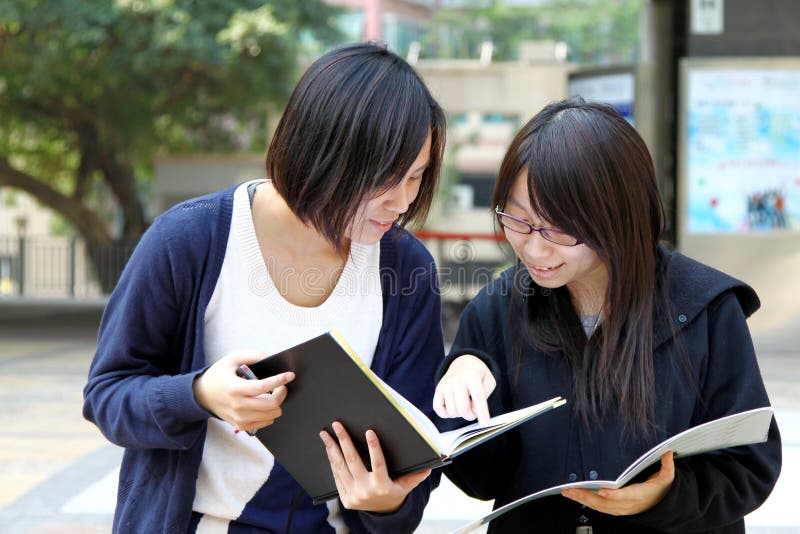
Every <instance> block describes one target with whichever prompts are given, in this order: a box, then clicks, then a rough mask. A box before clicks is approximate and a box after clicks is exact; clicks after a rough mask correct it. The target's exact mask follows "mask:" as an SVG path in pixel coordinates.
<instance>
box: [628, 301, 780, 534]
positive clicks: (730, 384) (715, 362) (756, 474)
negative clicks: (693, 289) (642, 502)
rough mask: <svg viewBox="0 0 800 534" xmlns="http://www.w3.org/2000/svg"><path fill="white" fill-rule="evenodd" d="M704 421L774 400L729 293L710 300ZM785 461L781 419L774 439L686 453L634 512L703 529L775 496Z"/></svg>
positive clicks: (661, 525)
mask: <svg viewBox="0 0 800 534" xmlns="http://www.w3.org/2000/svg"><path fill="white" fill-rule="evenodd" d="M700 388H701V394H702V399H703V402H701V403H699V404H698V406H697V408H696V412H697V413H699V418H700V420H699V421H698V422H697V424H699V423H702V422H705V421H710V420H713V419H716V418H719V417H722V416H725V415H729V414H732V413H736V412H741V411H745V410H749V409H753V408H759V407H763V406H767V405H769V398H768V397H767V393H766V390H765V388H764V384H763V381H762V379H761V372H760V370H759V368H758V362H757V360H756V356H755V351H754V349H753V343H752V340H751V338H750V332H749V330H748V328H747V324H746V322H745V316H744V313H743V312H742V308H741V306H740V305H739V303H738V301H737V300H736V298H735V297H734V295H733V294H732V293H726V294H725V295H723V296H722V297H720V298H719V299H718V300H717V301H715V303H713V304H712V305H711V307H710V308H709V332H708V367H707V370H706V372H705V377H704V379H703V381H702V382H701V384H700ZM780 469H781V440H780V435H779V432H778V427H777V424H776V423H775V420H774V419H773V421H772V424H771V426H770V429H769V434H768V438H767V441H766V442H765V443H759V444H754V445H748V446H742V447H732V448H729V449H724V450H720V451H714V452H711V453H706V454H701V455H698V456H692V457H689V458H684V459H678V460H677V461H676V462H675V481H674V482H673V484H672V487H671V488H670V490H669V492H668V493H667V495H666V496H665V497H664V499H663V500H662V501H661V502H660V503H659V504H657V505H656V506H655V507H653V508H651V509H650V510H648V511H646V512H644V513H642V514H638V515H635V516H630V517H629V518H628V519H629V520H631V521H633V522H636V523H639V524H642V525H646V526H648V527H651V528H655V529H658V530H661V531H665V532H697V531H707V530H713V529H717V528H721V527H723V526H725V525H729V524H731V523H734V522H736V521H739V520H741V519H742V518H743V517H744V516H745V515H746V514H748V513H750V512H752V511H753V510H755V509H756V508H758V507H759V506H760V505H761V504H762V503H763V502H764V501H765V500H766V499H767V497H768V496H769V494H770V492H771V491H772V488H773V487H774V486H775V483H776V481H777V479H778V474H779V473H780Z"/></svg>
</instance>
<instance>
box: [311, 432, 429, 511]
mask: <svg viewBox="0 0 800 534" xmlns="http://www.w3.org/2000/svg"><path fill="white" fill-rule="evenodd" d="M333 431H334V432H335V433H336V438H337V439H338V440H339V442H338V443H337V442H336V440H335V439H333V438H332V437H331V436H330V435H329V434H328V433H327V432H326V431H324V430H323V431H322V432H320V434H319V436H320V438H322V441H323V442H324V443H325V450H326V451H327V453H328V461H329V462H330V463H331V470H332V471H333V478H334V480H335V481H336V489H337V490H338V491H339V499H340V500H341V501H342V504H343V505H344V506H345V508H348V509H350V510H365V511H369V512H379V513H391V512H395V511H397V510H398V509H399V508H400V507H401V506H402V505H403V501H405V498H406V495H408V494H409V492H410V491H411V490H413V489H414V488H416V487H417V486H418V485H419V483H420V482H422V481H423V480H425V479H426V478H428V475H430V474H431V470H430V469H427V470H425V471H421V472H419V473H412V474H410V475H405V476H402V477H400V478H398V479H397V480H392V479H391V478H389V472H388V470H387V467H386V459H385V458H384V456H383V450H382V449H381V445H380V443H379V442H378V436H377V434H375V432H374V431H372V430H368V431H367V446H368V447H369V456H370V463H371V464H372V471H368V470H367V468H366V466H365V465H364V462H363V461H361V456H359V454H358V451H357V450H356V448H355V445H353V441H352V440H351V439H350V435H349V434H348V433H347V431H346V430H345V429H344V425H342V424H341V423H339V422H338V421H337V422H335V423H333Z"/></svg>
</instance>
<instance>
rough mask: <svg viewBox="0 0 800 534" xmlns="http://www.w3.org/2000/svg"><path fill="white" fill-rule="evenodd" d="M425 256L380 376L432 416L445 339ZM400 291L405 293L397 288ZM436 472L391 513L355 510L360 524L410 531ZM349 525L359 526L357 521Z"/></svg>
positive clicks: (432, 272)
mask: <svg viewBox="0 0 800 534" xmlns="http://www.w3.org/2000/svg"><path fill="white" fill-rule="evenodd" d="M428 258H430V256H428ZM429 261H430V267H429V268H428V267H426V268H425V269H419V268H418V269H415V270H414V273H413V276H412V282H411V284H412V287H414V290H413V291H407V292H405V293H408V294H407V295H406V297H405V298H403V299H402V300H403V301H404V302H401V303H400V309H399V314H398V317H397V319H398V326H399V328H398V329H397V332H396V334H395V336H396V337H395V344H394V345H395V346H394V347H393V348H392V349H391V352H392V358H391V365H390V367H389V369H388V371H387V373H386V375H385V376H383V377H382V378H383V380H385V381H386V383H388V384H389V385H390V386H392V387H393V388H394V389H395V390H397V391H398V392H399V393H400V394H401V395H403V396H404V397H405V398H406V399H408V400H409V401H411V402H412V403H413V404H414V405H415V406H417V407H418V408H419V409H420V410H422V412H424V413H425V415H427V416H428V417H429V418H431V420H434V412H433V389H434V386H435V383H434V381H433V376H434V373H435V372H436V367H437V366H438V365H439V363H440V362H441V361H442V358H443V357H444V340H443V335H442V315H441V299H440V297H439V284H438V280H437V276H438V275H437V271H436V267H435V265H434V264H433V260H432V258H430V259H429ZM400 293H401V294H403V293H404V291H403V290H402V288H401V291H400ZM405 301H407V302H405ZM440 476H441V473H440V472H439V471H438V470H434V471H433V472H432V473H431V474H430V476H429V477H428V478H427V479H425V480H424V481H423V482H422V483H420V485H419V486H417V487H416V488H414V489H413V490H412V491H411V492H410V493H409V494H408V496H407V497H406V500H405V502H404V503H403V505H402V506H401V508H400V509H399V510H398V511H396V512H394V513H391V514H376V513H371V512H358V516H359V519H360V522H361V526H362V527H363V528H365V529H366V532H395V533H402V532H409V533H411V532H414V531H415V530H416V529H417V526H418V525H419V522H420V521H421V519H422V514H423V511H424V509H425V506H426V505H427V504H428V499H429V497H430V493H431V491H433V490H434V489H435V488H436V487H437V486H438V485H439V478H440ZM345 512H348V511H347V510H345ZM354 531H357V532H358V531H361V530H360V528H358V527H356V528H354Z"/></svg>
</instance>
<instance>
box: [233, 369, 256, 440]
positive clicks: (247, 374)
mask: <svg viewBox="0 0 800 534" xmlns="http://www.w3.org/2000/svg"><path fill="white" fill-rule="evenodd" d="M236 376H238V377H240V378H244V379H245V380H258V377H257V376H256V375H255V373H253V371H251V370H250V368H249V367H248V366H247V365H245V364H242V365H240V366H239V367H237V368H236ZM246 432H247V433H248V434H249V435H251V436H255V435H256V431H255V430H247V431H246ZM234 433H235V434H238V433H239V429H238V428H237V429H235V430H234Z"/></svg>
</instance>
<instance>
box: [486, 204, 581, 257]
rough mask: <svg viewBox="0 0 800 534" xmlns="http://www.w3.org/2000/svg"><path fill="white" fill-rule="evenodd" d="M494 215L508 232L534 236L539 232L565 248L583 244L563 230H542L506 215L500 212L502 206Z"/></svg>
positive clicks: (497, 208) (495, 210)
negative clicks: (534, 233) (533, 234)
mask: <svg viewBox="0 0 800 534" xmlns="http://www.w3.org/2000/svg"><path fill="white" fill-rule="evenodd" d="M494 213H495V215H496V216H497V222H499V223H500V224H501V225H502V227H503V228H505V229H506V230H511V231H512V232H517V233H519V234H532V233H533V232H539V235H540V236H542V237H543V238H545V239H546V240H548V241H550V242H551V243H555V244H556V245H563V246H565V247H574V246H575V245H580V244H581V243H583V241H581V240H580V239H578V238H577V237H575V236H573V235H570V234H567V233H564V232H562V231H561V230H553V229H552V228H540V227H538V226H534V225H532V224H531V223H529V222H525V221H523V220H522V219H520V218H518V217H514V216H513V215H509V214H508V213H504V212H502V211H500V206H495V208H494Z"/></svg>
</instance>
